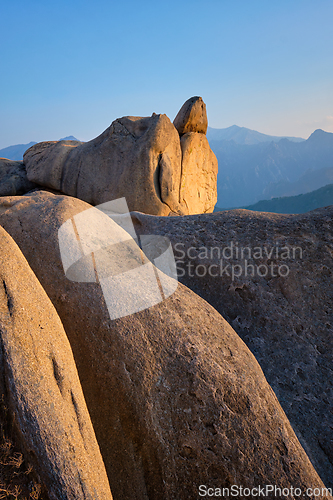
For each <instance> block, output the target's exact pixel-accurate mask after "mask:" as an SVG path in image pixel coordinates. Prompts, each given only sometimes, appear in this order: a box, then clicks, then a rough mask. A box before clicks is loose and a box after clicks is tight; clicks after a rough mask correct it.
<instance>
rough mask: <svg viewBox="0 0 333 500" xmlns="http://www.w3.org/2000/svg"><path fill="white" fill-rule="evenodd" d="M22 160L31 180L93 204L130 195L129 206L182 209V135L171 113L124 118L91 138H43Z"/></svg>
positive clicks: (163, 212) (163, 210) (148, 210)
mask: <svg viewBox="0 0 333 500" xmlns="http://www.w3.org/2000/svg"><path fill="white" fill-rule="evenodd" d="M23 161H24V163H25V165H26V168H27V172H28V178H29V179H30V180H31V181H33V182H38V183H39V184H41V185H43V186H45V187H48V188H52V189H56V190H58V191H61V192H62V193H65V194H68V195H70V196H75V197H76V198H79V199H81V200H84V201H86V202H88V203H91V204H92V205H98V204H101V203H104V202H107V201H110V200H114V199H117V198H121V197H126V200H127V203H128V206H129V208H130V210H139V211H141V212H146V213H152V214H160V215H169V213H170V212H171V213H182V210H181V207H180V204H179V186H180V178H181V149H180V143H179V136H178V133H177V131H176V129H175V128H174V126H173V125H172V123H171V122H170V120H169V118H168V117H167V116H166V115H156V114H153V115H152V116H151V117H147V118H139V117H131V116H127V117H124V118H119V119H118V120H115V121H114V122H113V123H112V124H111V125H110V127H109V128H107V129H106V130H105V131H104V132H103V134H101V135H100V136H99V137H97V138H96V139H93V140H92V141H90V142H87V143H78V142H76V141H59V142H46V143H38V144H36V145H34V146H32V147H31V148H30V149H28V150H27V151H26V152H25V154H24V159H23ZM184 213H188V212H184Z"/></svg>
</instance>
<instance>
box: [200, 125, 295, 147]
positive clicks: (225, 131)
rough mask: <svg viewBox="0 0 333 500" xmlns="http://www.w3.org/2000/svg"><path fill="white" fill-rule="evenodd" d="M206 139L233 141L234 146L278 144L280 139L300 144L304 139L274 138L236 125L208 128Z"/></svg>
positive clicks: (274, 136)
mask: <svg viewBox="0 0 333 500" xmlns="http://www.w3.org/2000/svg"><path fill="white" fill-rule="evenodd" d="M207 139H208V140H209V141H210V140H213V141H214V140H217V141H221V140H225V141H234V142H235V143H236V144H248V145H251V144H259V143H261V142H279V141H280V140H282V139H288V140H289V141H291V142H302V141H305V139H303V138H301V137H289V136H276V135H268V134H263V133H262V132H258V131H257V130H252V129H249V128H246V127H239V126H238V125H231V127H227V128H212V127H208V130H207Z"/></svg>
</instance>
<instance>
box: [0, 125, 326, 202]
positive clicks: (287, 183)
mask: <svg viewBox="0 0 333 500" xmlns="http://www.w3.org/2000/svg"><path fill="white" fill-rule="evenodd" d="M207 137H208V140H209V143H210V146H211V148H212V150H213V151H214V153H215V154H216V156H217V159H218V162H219V172H218V177H217V193H218V200H217V206H219V207H224V208H236V207H244V206H249V205H253V204H254V203H257V202H258V201H260V200H268V199H271V198H277V197H286V196H295V195H299V194H305V193H309V192H311V191H313V190H314V189H319V188H321V187H323V186H326V185H327V184H331V183H333V134H332V133H329V132H324V131H323V130H320V129H319V130H316V131H315V132H313V134H312V135H310V137H309V138H308V139H307V140H305V139H302V138H300V137H277V136H270V135H266V134H261V133H260V132H257V131H255V130H250V129H248V128H245V127H238V126H237V125H233V126H231V127H228V128H224V129H214V128H210V127H208V132H207ZM60 140H77V139H76V138H75V137H73V136H68V137H64V138H63V139H60ZM33 144H35V142H30V143H29V144H18V145H16V146H9V147H8V148H4V149H1V150H0V157H5V158H9V159H12V160H22V158H23V153H24V152H25V151H26V150H27V149H28V148H29V147H31V146H32V145H33Z"/></svg>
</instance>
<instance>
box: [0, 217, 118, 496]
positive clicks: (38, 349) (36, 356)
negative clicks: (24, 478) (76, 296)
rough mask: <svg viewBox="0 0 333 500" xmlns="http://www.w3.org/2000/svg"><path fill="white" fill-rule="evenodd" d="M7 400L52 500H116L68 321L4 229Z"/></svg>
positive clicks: (0, 328)
mask: <svg viewBox="0 0 333 500" xmlns="http://www.w3.org/2000/svg"><path fill="white" fill-rule="evenodd" d="M0 397H4V400H5V402H6V405H7V406H8V407H9V409H10V411H11V414H12V418H13V420H14V424H15V427H16V428H17V434H18V435H19V436H20V443H21V445H22V449H23V450H24V452H25V454H26V458H27V459H28V460H29V461H30V462H31V463H32V464H33V465H34V467H35V470H36V471H37V473H38V475H39V476H40V479H41V481H42V483H43V485H44V486H45V487H46V489H47V492H48V495H49V498H50V500H59V499H64V500H74V499H82V500H83V499H87V500H88V499H89V500H90V499H92V498H93V499H96V500H97V499H100V500H105V499H110V500H111V499H112V495H111V492H110V488H109V484H108V479H107V475H106V472H105V468H104V464H103V460H102V457H101V454H100V450H99V447H98V444H97V441H96V437H95V434H94V430H93V427H92V424H91V420H90V416H89V413H88V410H87V407H86V403H85V400H84V397H83V393H82V388H81V384H80V381H79V377H78V373H77V370H76V366H75V362H74V358H73V354H72V350H71V347H70V344H69V342H68V339H67V336H66V334H65V332H64V329H63V326H62V324H61V321H60V319H59V317H58V315H57V313H56V311H55V309H54V307H53V305H52V303H51V301H50V300H49V298H48V297H47V295H46V293H45V291H44V290H43V288H42V287H41V285H40V283H39V282H38V280H37V278H36V277H35V275H34V274H33V272H32V270H31V268H30V267H29V265H28V263H27V262H26V259H25V258H24V256H23V255H22V253H21V251H20V249H19V248H18V246H17V245H16V244H15V242H14V241H13V240H12V238H11V237H10V236H9V235H8V234H7V233H6V232H5V230H4V229H2V228H1V227H0Z"/></svg>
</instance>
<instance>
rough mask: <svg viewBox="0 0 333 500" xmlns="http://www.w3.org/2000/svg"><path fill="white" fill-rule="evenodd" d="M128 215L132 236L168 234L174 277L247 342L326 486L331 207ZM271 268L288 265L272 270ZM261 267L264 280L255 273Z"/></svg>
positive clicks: (330, 409) (332, 416)
mask: <svg viewBox="0 0 333 500" xmlns="http://www.w3.org/2000/svg"><path fill="white" fill-rule="evenodd" d="M132 215H133V218H134V221H136V226H135V227H136V230H137V232H138V233H141V234H160V235H166V236H168V237H169V239H170V240H171V242H172V244H173V247H174V252H175V257H176V258H177V260H178V269H179V279H180V281H181V282H182V283H184V284H185V285H186V286H188V287H189V288H191V289H192V290H193V291H195V292H196V293H197V294H198V295H200V296H201V297H203V298H204V299H205V300H207V301H208V302H209V303H210V304H211V305H212V306H214V307H215V308H216V309H217V310H218V311H219V312H220V313H221V314H222V315H223V316H224V317H225V318H226V320H227V321H228V322H229V323H230V324H231V326H232V327H233V328H234V329H235V330H236V332H237V333H238V334H239V335H240V336H241V338H242V339H243V340H244V341H245V342H246V344H247V345H248V347H249V348H250V349H251V351H252V352H253V353H254V355H255V356H256V358H257V360H258V361H259V363H260V365H261V367H262V369H263V371H264V373H265V376H266V377H267V380H268V382H269V383H270V385H271V386H272V388H273V389H274V391H275V393H276V395H277V397H278V399H279V401H280V403H281V405H282V407H283V409H284V411H285V412H286V414H287V416H288V418H289V420H290V422H291V424H292V425H293V428H294V430H295V432H296V434H297V436H298V438H299V439H300V441H301V443H302V445H303V446H304V448H305V450H306V452H307V453H308V456H309V457H310V459H311V461H312V463H313V464H314V466H315V468H316V470H317V471H318V473H319V474H320V476H321V478H322V479H323V481H324V483H325V484H326V486H330V487H332V486H333V393H332V391H333V365H332V359H333V309H332V304H333V286H332V277H333V260H332V259H333V207H327V208H325V209H318V210H315V211H313V212H310V213H307V214H302V215H276V214H267V213H254V212H250V211H246V210H232V211H228V212H221V213H216V214H211V215H209V216H207V215H198V216H188V217H176V218H160V217H152V216H148V215H144V214H132ZM231 244H233V245H234V247H233V249H232V248H231ZM228 247H229V249H227V248H228ZM237 247H238V258H237V256H236V248H237ZM284 247H286V248H284ZM241 248H243V249H245V250H244V251H243V258H242V257H241ZM256 248H257V250H256ZM258 248H259V249H261V251H262V256H260V250H258ZM265 248H266V251H265ZM249 249H250V251H251V253H252V258H249ZM276 249H278V250H276ZM288 249H289V252H288ZM223 251H224V255H223V253H222V252H223ZM219 252H220V255H219ZM270 253H271V255H270ZM221 260H222V268H221ZM245 261H247V266H248V267H247V274H248V275H247V276H246V275H245V266H246V264H245ZM272 265H273V269H272V268H271V266H272ZM232 266H234V279H233V277H232ZM251 266H255V267H254V271H255V273H254V274H255V275H254V276H252V274H253V272H252V268H251ZM258 266H264V267H260V268H259V270H258ZM278 266H287V267H281V269H280V272H279V268H278ZM240 267H241V270H240ZM266 268H267V269H268V273H267V276H260V273H261V274H264V273H265V272H266V271H265V269H266ZM288 270H289V272H288V274H287V271H288ZM228 274H229V275H228ZM273 274H274V275H275V276H273ZM286 274H287V275H286ZM237 275H238V276H237Z"/></svg>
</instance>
